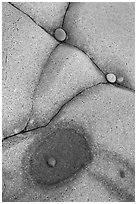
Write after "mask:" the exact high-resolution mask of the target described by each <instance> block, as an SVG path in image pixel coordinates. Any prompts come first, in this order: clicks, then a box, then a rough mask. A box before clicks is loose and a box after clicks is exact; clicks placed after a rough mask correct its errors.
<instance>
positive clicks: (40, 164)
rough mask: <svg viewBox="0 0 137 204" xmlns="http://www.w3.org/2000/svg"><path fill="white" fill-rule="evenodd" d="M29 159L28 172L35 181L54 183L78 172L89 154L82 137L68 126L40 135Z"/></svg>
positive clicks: (89, 159)
mask: <svg viewBox="0 0 137 204" xmlns="http://www.w3.org/2000/svg"><path fill="white" fill-rule="evenodd" d="M41 140H42V141H41V143H40V144H39V145H38V147H37V148H36V151H35V152H34V154H33V155H32V157H31V160H30V174H31V176H32V178H33V179H34V180H35V182H36V183H37V184H39V185H47V186H50V185H55V184H58V183H60V182H61V181H64V180H66V179H69V178H71V177H72V176H73V175H74V174H76V173H77V172H79V171H80V170H81V169H82V168H83V167H84V166H85V165H86V164H87V162H89V161H90V162H91V160H92V156H91V151H90V150H89V147H88V143H87V141H86V139H85V138H84V137H83V136H82V135H80V134H78V133H76V131H74V130H71V129H58V130H56V132H53V133H52V134H49V135H47V136H46V137H44V136H43V138H41Z"/></svg>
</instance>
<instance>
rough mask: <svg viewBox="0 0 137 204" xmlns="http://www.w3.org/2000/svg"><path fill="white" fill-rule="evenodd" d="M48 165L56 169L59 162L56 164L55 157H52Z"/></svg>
mask: <svg viewBox="0 0 137 204" xmlns="http://www.w3.org/2000/svg"><path fill="white" fill-rule="evenodd" d="M47 163H48V166H49V167H55V166H56V163H57V162H56V159H54V158H53V157H50V158H49V159H48V161H47Z"/></svg>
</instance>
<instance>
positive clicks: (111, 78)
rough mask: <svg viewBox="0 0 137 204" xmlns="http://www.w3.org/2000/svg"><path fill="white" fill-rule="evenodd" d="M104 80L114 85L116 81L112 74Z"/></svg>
mask: <svg viewBox="0 0 137 204" xmlns="http://www.w3.org/2000/svg"><path fill="white" fill-rule="evenodd" d="M106 78H107V80H108V81H109V82H110V83H115V82H116V80H117V78H116V75H115V74H112V73H110V74H107V76H106Z"/></svg>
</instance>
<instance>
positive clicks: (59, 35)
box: [54, 28, 67, 42]
mask: <svg viewBox="0 0 137 204" xmlns="http://www.w3.org/2000/svg"><path fill="white" fill-rule="evenodd" d="M54 37H55V38H56V39H57V40H58V41H60V42H62V41H64V40H65V39H66V37H67V35H66V32H65V31H64V30H63V29H62V28H57V29H56V30H55V33H54Z"/></svg>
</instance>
